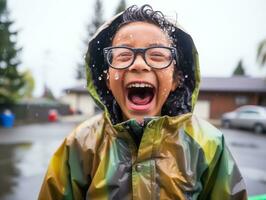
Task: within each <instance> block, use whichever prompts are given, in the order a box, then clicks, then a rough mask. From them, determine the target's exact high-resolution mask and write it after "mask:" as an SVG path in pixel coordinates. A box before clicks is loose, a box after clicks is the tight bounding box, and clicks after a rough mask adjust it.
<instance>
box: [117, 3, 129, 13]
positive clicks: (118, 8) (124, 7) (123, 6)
mask: <svg viewBox="0 0 266 200" xmlns="http://www.w3.org/2000/svg"><path fill="white" fill-rule="evenodd" d="M126 7H127V4H126V0H120V3H119V4H118V6H117V8H116V10H115V14H118V13H120V12H122V11H124V10H125V9H126Z"/></svg>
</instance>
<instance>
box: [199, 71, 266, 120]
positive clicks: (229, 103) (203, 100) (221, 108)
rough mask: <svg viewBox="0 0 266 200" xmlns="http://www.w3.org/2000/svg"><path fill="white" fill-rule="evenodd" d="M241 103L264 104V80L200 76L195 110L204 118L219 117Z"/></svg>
mask: <svg viewBox="0 0 266 200" xmlns="http://www.w3.org/2000/svg"><path fill="white" fill-rule="evenodd" d="M242 105H262V106H266V80H265V79H263V78H251V77H245V76H234V77H229V78H222V77H209V78H206V77H205V78H202V80H201V85H200V95H199V98H198V104H197V106H196V108H195V111H196V112H197V113H199V115H201V116H202V117H204V118H210V119H219V118H220V117H221V115H222V114H223V113H224V112H228V111H232V110H234V109H236V108H237V107H239V106H242Z"/></svg>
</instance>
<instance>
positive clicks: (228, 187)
mask: <svg viewBox="0 0 266 200" xmlns="http://www.w3.org/2000/svg"><path fill="white" fill-rule="evenodd" d="M205 177H207V178H206V180H205V184H204V190H205V192H203V193H202V195H203V196H202V198H200V199H217V200H219V199H221V200H229V199H230V200H245V199H247V192H246V186H245V183H244V180H243V177H242V176H241V174H240V171H239V169H238V167H237V165H236V163H235V161H234V159H233V157H232V155H231V153H230V151H229V149H228V147H227V146H226V145H225V143H224V139H223V138H222V144H221V147H220V148H218V149H217V152H216V156H215V158H214V159H213V161H212V163H211V164H210V166H209V168H208V170H207V172H206V174H205Z"/></svg>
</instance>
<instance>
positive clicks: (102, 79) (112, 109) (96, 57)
mask: <svg viewBox="0 0 266 200" xmlns="http://www.w3.org/2000/svg"><path fill="white" fill-rule="evenodd" d="M122 19H123V18H122V14H119V15H117V16H116V17H115V18H114V19H113V20H111V21H110V22H107V23H105V24H104V25H103V26H102V27H100V29H99V30H98V31H97V33H96V34H95V35H94V37H93V38H92V40H91V41H90V42H89V48H88V51H87V54H86V63H87V65H88V68H87V73H88V77H91V79H90V78H88V89H89V93H90V94H91V96H92V97H93V98H94V100H95V101H96V103H97V105H99V106H100V107H101V109H103V110H106V111H107V112H108V113H109V115H110V119H111V121H112V123H113V124H117V123H120V122H122V121H123V119H122V113H121V109H120V107H119V106H118V104H117V102H116V100H115V98H114V97H113V95H112V93H111V91H110V90H109V89H108V87H107V85H106V75H107V73H106V72H107V70H108V64H107V63H106V62H105V59H104V54H103V48H105V47H108V46H111V42H112V38H113V36H114V34H115V33H116V31H117V29H118V27H119V25H120V24H122ZM170 36H171V37H172V38H173V40H174V46H175V47H177V52H178V56H179V57H178V62H177V63H178V64H176V66H175V67H176V68H177V70H178V71H179V70H180V71H181V73H182V74H183V81H182V84H181V85H179V87H177V89H176V90H175V91H173V92H171V93H170V94H169V96H168V98H167V100H166V102H165V104H164V106H163V108H162V115H168V116H177V115H180V114H184V113H187V112H191V111H192V110H193V107H194V104H195V101H196V98H197V95H198V85H199V74H198V73H199V69H198V67H199V66H198V60H197V50H196V48H195V46H194V43H193V40H192V38H191V36H190V35H188V34H187V33H185V32H184V31H183V30H181V29H179V28H178V27H175V30H174V31H172V32H171V35H170ZM94 90H96V92H95V91H94ZM138 93H139V92H138V91H137V90H132V91H131V92H129V94H128V97H129V98H131V99H133V98H134V99H135V100H136V101H138V102H139V103H146V101H147V102H148V101H150V100H151V98H152V92H151V91H145V92H144V93H143V94H141V93H139V94H138ZM143 99H145V100H143ZM135 100H134V101H135Z"/></svg>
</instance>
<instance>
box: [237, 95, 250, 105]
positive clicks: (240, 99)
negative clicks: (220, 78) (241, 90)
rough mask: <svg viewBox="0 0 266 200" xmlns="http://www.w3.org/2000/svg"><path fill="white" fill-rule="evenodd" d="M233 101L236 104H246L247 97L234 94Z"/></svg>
mask: <svg viewBox="0 0 266 200" xmlns="http://www.w3.org/2000/svg"><path fill="white" fill-rule="evenodd" d="M235 103H236V105H237V106H241V105H246V104H248V97H247V96H236V98H235Z"/></svg>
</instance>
